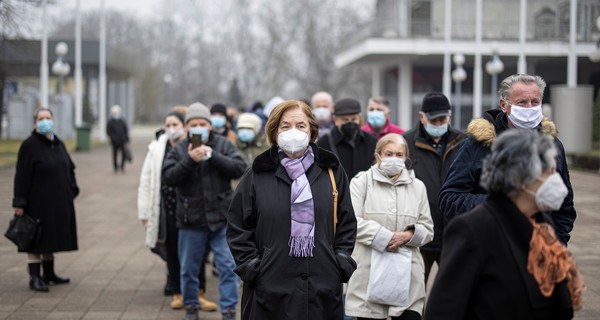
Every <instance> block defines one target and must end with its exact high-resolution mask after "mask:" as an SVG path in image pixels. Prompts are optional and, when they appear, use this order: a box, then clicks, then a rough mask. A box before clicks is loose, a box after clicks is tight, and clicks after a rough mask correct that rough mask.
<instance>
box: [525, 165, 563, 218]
mask: <svg viewBox="0 0 600 320" xmlns="http://www.w3.org/2000/svg"><path fill="white" fill-rule="evenodd" d="M538 179H539V178H538ZM543 181H544V182H542V184H541V185H540V187H539V188H538V189H537V191H536V192H535V193H533V191H531V190H527V189H525V192H527V193H529V194H530V195H532V196H534V197H535V205H536V206H537V208H538V210H540V211H557V210H558V209H560V206H562V203H563V201H565V197H566V196H567V194H568V193H569V190H568V189H567V186H565V183H564V182H563V180H562V178H561V176H560V174H558V172H555V173H553V174H551V175H549V176H548V178H546V180H543Z"/></svg>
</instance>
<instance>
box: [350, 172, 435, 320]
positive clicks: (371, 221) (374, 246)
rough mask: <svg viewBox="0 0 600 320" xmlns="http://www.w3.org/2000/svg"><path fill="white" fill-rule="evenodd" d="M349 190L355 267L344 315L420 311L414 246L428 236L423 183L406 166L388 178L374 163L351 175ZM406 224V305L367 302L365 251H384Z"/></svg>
mask: <svg viewBox="0 0 600 320" xmlns="http://www.w3.org/2000/svg"><path fill="white" fill-rule="evenodd" d="M350 192H351V194H352V205H353V207H354V212H355V214H356V219H357V222H358V227H357V229H358V230H357V236H356V246H355V247H354V252H353V253H352V258H354V260H355V261H356V262H357V264H358V268H357V269H356V271H355V272H354V274H353V275H352V277H351V278H350V281H349V282H348V289H347V293H346V315H349V316H354V317H364V318H378V319H385V318H387V317H388V316H399V315H401V314H402V312H403V311H404V310H407V309H408V310H412V311H415V312H418V313H419V314H421V313H422V311H423V305H424V303H425V271H424V262H423V257H422V256H421V253H420V251H419V247H420V246H422V245H425V244H427V243H428V242H430V241H431V240H432V239H433V220H432V219H431V213H430V212H429V202H428V201H427V190H426V189H425V184H423V182H422V181H421V180H419V179H417V178H415V176H414V172H413V171H412V170H406V169H405V170H403V172H402V174H401V175H400V177H399V178H398V180H397V181H396V182H394V183H392V182H391V181H390V180H389V179H388V178H387V177H386V176H384V175H383V174H381V173H380V172H379V170H378V169H377V165H374V166H372V167H371V168H370V169H369V170H367V171H363V172H360V173H359V174H357V175H356V177H354V179H352V181H351V183H350ZM408 227H414V235H413V237H412V238H411V239H410V241H409V242H407V243H406V244H405V245H404V246H403V247H404V248H406V249H409V250H410V251H411V253H412V262H411V266H410V267H411V279H410V281H411V282H410V288H409V289H408V290H409V301H408V306H405V307H397V306H389V305H382V304H378V303H373V302H369V301H367V286H368V284H369V274H370V271H371V253H372V252H373V250H378V251H380V252H383V251H385V248H386V247H387V245H388V243H389V241H390V240H391V239H392V235H393V233H394V232H395V231H404V230H406V229H407V228H408ZM399 268H402V266H399Z"/></svg>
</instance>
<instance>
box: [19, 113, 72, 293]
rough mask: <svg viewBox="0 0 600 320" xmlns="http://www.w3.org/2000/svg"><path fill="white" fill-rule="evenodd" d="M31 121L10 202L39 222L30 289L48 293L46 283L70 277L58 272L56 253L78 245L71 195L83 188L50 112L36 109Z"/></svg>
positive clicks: (30, 255) (31, 252)
mask: <svg viewBox="0 0 600 320" xmlns="http://www.w3.org/2000/svg"><path fill="white" fill-rule="evenodd" d="M33 121H34V122H33V128H34V130H33V132H32V133H31V136H30V137H29V138H27V139H26V140H25V141H23V144H21V147H20V148H19V155H18V158H17V169H16V173H15V180H14V198H13V202H12V206H13V209H14V211H15V214H16V215H17V216H22V215H24V214H25V215H28V216H31V217H32V218H34V219H38V220H39V221H40V225H41V228H40V229H41V231H40V234H39V236H38V237H37V240H36V241H34V243H33V245H32V247H31V249H29V251H28V252H27V262H28V268H29V276H30V279H29V289H31V290H33V291H40V292H46V291H48V286H47V285H50V284H64V283H69V282H70V281H71V280H70V279H69V278H63V277H60V276H58V275H56V273H55V271H54V253H55V252H59V251H73V250H77V248H78V246H77V223H76V219H75V206H74V204H73V199H74V198H75V197H76V196H77V195H78V194H79V188H78V187H77V181H76V180H75V164H74V163H73V161H72V160H71V157H70V156H69V153H67V149H66V148H65V145H64V144H63V142H62V141H61V140H60V139H59V138H58V136H57V135H56V134H54V119H53V114H52V111H50V109H38V110H37V111H36V112H35V114H34V118H33ZM40 267H41V268H42V269H43V276H42V275H41V270H40Z"/></svg>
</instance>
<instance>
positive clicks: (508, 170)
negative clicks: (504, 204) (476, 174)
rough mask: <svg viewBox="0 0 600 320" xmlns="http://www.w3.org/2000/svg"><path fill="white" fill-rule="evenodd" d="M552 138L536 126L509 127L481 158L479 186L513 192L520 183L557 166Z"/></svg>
mask: <svg viewBox="0 0 600 320" xmlns="http://www.w3.org/2000/svg"><path fill="white" fill-rule="evenodd" d="M556 154H557V151H556V147H555V145H554V141H553V138H552V137H551V136H550V135H547V134H542V133H538V132H537V131H535V130H526V129H508V130H506V131H505V132H503V133H502V134H501V135H500V136H499V137H498V139H497V140H496V141H495V142H494V144H493V145H492V152H491V154H489V155H488V156H487V157H486V158H485V160H484V162H483V171H482V173H481V183H480V184H481V186H482V187H483V188H484V189H485V190H486V191H487V192H488V193H490V194H500V195H505V196H508V197H513V196H515V195H516V194H517V193H518V192H519V190H521V189H522V186H523V185H526V184H530V183H532V182H533V181H534V180H535V179H537V178H538V177H539V176H540V175H541V174H542V173H544V172H548V171H549V170H550V169H552V168H554V167H555V166H556V160H555V156H556Z"/></svg>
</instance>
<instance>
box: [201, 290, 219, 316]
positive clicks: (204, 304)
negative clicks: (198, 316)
mask: <svg viewBox="0 0 600 320" xmlns="http://www.w3.org/2000/svg"><path fill="white" fill-rule="evenodd" d="M198 300H200V310H202V311H217V304H216V303H214V302H212V301H208V300H206V298H205V297H204V290H202V289H200V292H199V293H198Z"/></svg>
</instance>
